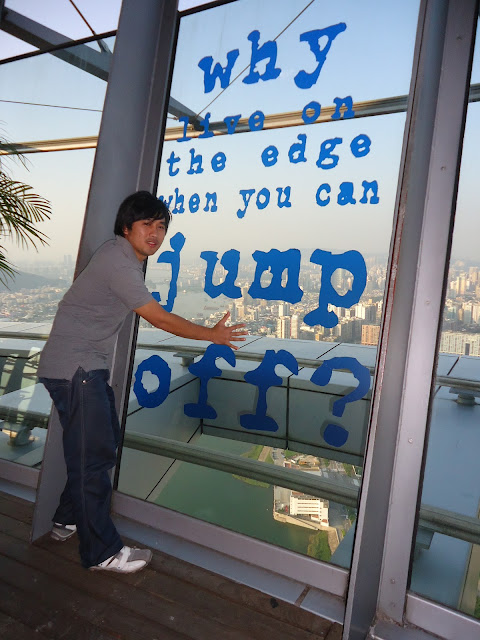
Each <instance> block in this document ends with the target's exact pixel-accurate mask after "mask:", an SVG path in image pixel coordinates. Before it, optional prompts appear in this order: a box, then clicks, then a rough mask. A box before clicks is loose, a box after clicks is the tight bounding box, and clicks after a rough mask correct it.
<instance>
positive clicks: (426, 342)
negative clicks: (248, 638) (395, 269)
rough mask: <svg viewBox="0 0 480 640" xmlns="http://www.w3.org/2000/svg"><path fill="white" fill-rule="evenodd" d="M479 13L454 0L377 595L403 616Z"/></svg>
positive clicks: (382, 606) (385, 607) (466, 0)
mask: <svg viewBox="0 0 480 640" xmlns="http://www.w3.org/2000/svg"><path fill="white" fill-rule="evenodd" d="M477 18H478V0H462V1H460V2H459V1H458V0H455V1H453V0H451V1H450V3H449V8H448V15H447V24H446V33H445V45H444V50H443V61H442V72H441V76H440V87H439V92H438V106H437V109H436V118H435V129H434V135H433V140H432V156H431V159H430V166H429V173H428V187H427V193H426V198H425V207H424V212H423V225H422V232H421V238H420V246H419V255H418V264H417V280H416V283H415V292H414V293H415V297H414V302H413V307H412V317H411V330H410V337H409V344H408V352H407V360H406V363H405V382H404V385H403V398H402V405H401V411H400V419H399V436H398V441H397V450H396V454H395V462H394V466H393V475H392V489H391V493H390V514H389V518H388V523H387V530H386V537H385V549H384V560H383V569H382V577H381V582H380V593H379V600H378V614H379V615H380V616H381V617H385V616H388V617H389V618H391V619H393V620H395V621H397V622H401V621H402V617H403V611H404V606H405V596H406V589H407V586H408V578H409V567H410V559H411V553H412V546H413V544H414V537H415V520H416V511H417V498H418V497H419V496H418V491H419V489H418V486H419V482H420V480H421V474H422V460H423V458H424V449H425V447H424V443H425V436H426V435H427V436H428V429H427V425H428V419H429V415H430V411H431V402H432V400H431V391H432V388H433V385H434V380H435V373H436V365H437V363H436V359H435V352H436V348H437V344H438V342H439V340H440V335H441V318H442V315H443V303H444V295H445V287H446V279H447V273H448V268H449V261H450V248H451V241H452V233H453V222H454V216H455V204H456V197H457V188H458V179H459V173H460V159H461V153H462V143H463V134H464V129H465V119H466V111H467V105H468V94H469V84H470V73H471V65H472V59H473V49H474V39H475V31H476V26H477ZM420 490H421V487H420Z"/></svg>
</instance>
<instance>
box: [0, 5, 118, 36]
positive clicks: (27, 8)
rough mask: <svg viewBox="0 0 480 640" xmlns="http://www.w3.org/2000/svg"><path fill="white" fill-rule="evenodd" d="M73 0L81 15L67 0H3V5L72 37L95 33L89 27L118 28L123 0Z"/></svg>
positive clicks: (103, 30) (102, 31) (104, 29)
mask: <svg viewBox="0 0 480 640" xmlns="http://www.w3.org/2000/svg"><path fill="white" fill-rule="evenodd" d="M75 4H76V6H77V7H78V9H79V10H80V11H81V13H82V15H83V18H84V19H83V18H82V16H81V15H80V14H79V13H78V11H77V10H76V9H75V7H74V6H73V4H72V3H71V2H69V1H68V0H67V1H65V0H42V2H32V0H6V2H5V7H6V9H12V10H13V11H16V12H17V13H20V14H21V15H24V16H26V17H27V18H30V19H31V20H34V21H35V22H38V23H39V24H41V25H44V26H45V27H48V28H49V29H52V30H53V31H56V32H57V33H61V34H62V35H64V36H67V38H69V39H72V40H80V39H81V38H88V37H89V36H91V35H94V34H92V31H91V29H93V31H94V32H95V34H99V33H106V32H107V31H114V30H115V29H116V28H117V25H118V17H119V15H120V7H121V5H122V0H102V2H97V1H96V0H81V2H78V1H77V2H75ZM85 20H86V21H87V22H88V25H90V27H91V29H90V28H89V26H88V25H87V24H86V22H85Z"/></svg>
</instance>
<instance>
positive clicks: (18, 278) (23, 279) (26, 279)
mask: <svg viewBox="0 0 480 640" xmlns="http://www.w3.org/2000/svg"><path fill="white" fill-rule="evenodd" d="M58 282H59V280H58V278H45V276H38V275H36V274H34V273H23V272H19V273H17V274H15V277H14V278H13V279H12V278H7V285H8V286H5V285H4V284H3V283H1V282H0V293H16V292H18V291H20V290H21V289H38V288H40V287H44V286H46V285H50V286H55V285H57V284H58Z"/></svg>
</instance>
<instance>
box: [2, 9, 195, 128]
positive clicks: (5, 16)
mask: <svg viewBox="0 0 480 640" xmlns="http://www.w3.org/2000/svg"><path fill="white" fill-rule="evenodd" d="M4 3H5V0H0V29H2V30H3V31H5V32H6V33H9V34H10V35H12V36H14V37H15V38H19V39H20V40H23V41H24V42H27V43H28V44H30V45H32V46H34V47H36V48H37V49H39V50H40V51H41V50H42V49H50V48H51V47H52V46H53V47H55V46H58V45H63V44H66V43H72V46H71V47H68V48H65V49H58V50H56V51H50V53H51V55H53V56H56V57H57V58H60V59H61V60H63V61H64V62H68V63H69V64H72V65H73V66H75V67H78V68H79V69H82V70H83V71H86V72H87V73H91V74H92V75H93V76H96V77H97V78H100V79H101V80H105V82H106V81H108V72H109V69H110V63H111V60H112V53H111V51H110V50H109V48H108V47H107V45H106V44H105V43H104V42H103V40H98V45H99V46H100V48H101V51H95V49H92V48H91V47H89V46H88V45H86V44H75V41H74V40H72V39H71V38H68V37H67V36H64V35H62V34H61V33H58V32H57V31H54V30H53V29H50V28H49V27H46V26H45V25H42V24H40V23H38V22H35V21H34V20H31V19H30V18H27V16H24V15H22V14H20V13H17V12H16V11H13V10H12V9H8V8H7V7H5V8H4ZM168 112H169V113H171V114H172V115H174V116H176V117H178V118H180V117H182V116H187V117H188V118H189V120H190V123H191V124H192V125H193V127H194V129H200V131H201V127H200V126H199V125H198V120H199V118H198V117H197V115H196V113H195V112H194V111H192V110H191V109H189V108H188V107H186V106H185V105H183V104H182V103H181V102H179V101H178V100H175V98H172V97H170V100H169V105H168Z"/></svg>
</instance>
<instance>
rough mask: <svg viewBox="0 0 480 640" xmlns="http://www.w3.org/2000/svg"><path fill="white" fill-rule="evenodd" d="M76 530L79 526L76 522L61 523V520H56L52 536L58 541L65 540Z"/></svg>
mask: <svg viewBox="0 0 480 640" xmlns="http://www.w3.org/2000/svg"><path fill="white" fill-rule="evenodd" d="M76 531H77V526H76V525H75V524H60V523H59V522H54V523H53V527H52V530H51V532H50V537H51V538H53V540H57V541H58V542H65V540H68V539H69V538H71V537H72V536H73V535H74V534H75V533H76Z"/></svg>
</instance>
